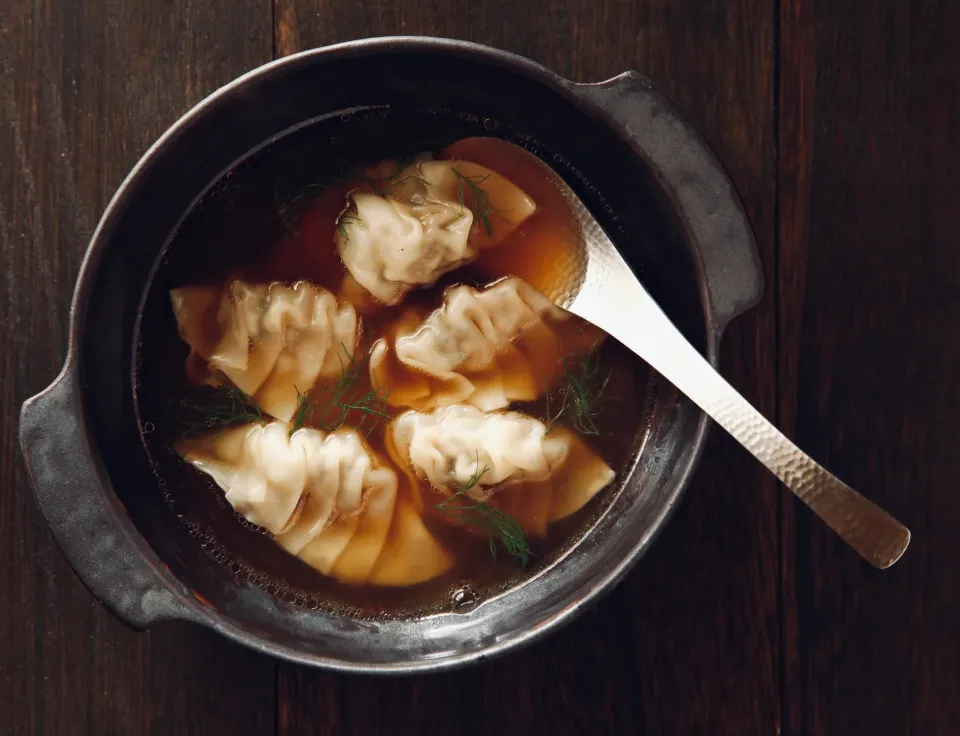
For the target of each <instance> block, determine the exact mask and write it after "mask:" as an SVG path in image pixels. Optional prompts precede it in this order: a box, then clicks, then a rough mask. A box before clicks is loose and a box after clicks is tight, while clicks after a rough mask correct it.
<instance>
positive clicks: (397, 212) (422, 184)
mask: <svg viewBox="0 0 960 736" xmlns="http://www.w3.org/2000/svg"><path fill="white" fill-rule="evenodd" d="M535 211H536V204H535V203H534V201H533V200H532V199H530V197H528V196H527V195H526V194H524V193H523V192H522V191H521V190H520V189H518V188H517V187H516V186H514V185H513V184H511V183H510V182H509V181H507V180H506V179H504V178H503V177H502V176H500V175H499V174H496V173H494V172H492V171H490V170H489V169H485V168H483V167H482V166H478V165H477V164H471V163H469V162H465V161H463V162H456V161H417V162H415V163H414V164H412V165H411V166H409V167H407V168H406V169H404V170H403V171H401V172H399V173H398V174H397V176H396V177H395V178H394V179H393V180H391V181H390V182H388V183H387V186H386V188H385V191H383V192H382V193H377V192H369V191H360V190H357V191H354V192H352V193H351V194H350V195H349V204H348V207H347V209H346V210H345V211H344V213H343V214H342V215H341V216H340V218H339V223H338V224H339V227H338V230H337V233H336V234H335V239H336V243H337V249H338V251H339V253H340V257H341V259H342V260H343V263H344V265H345V266H346V268H347V271H348V272H349V274H350V278H352V279H353V280H355V281H356V282H357V283H358V284H359V285H360V286H362V287H363V288H364V289H366V290H367V291H369V292H370V293H371V294H372V295H373V296H374V297H375V298H376V299H378V300H379V301H381V302H383V303H384V304H396V303H397V302H398V301H400V299H401V298H402V297H403V295H404V294H405V293H406V292H407V291H409V290H410V289H412V288H416V287H418V286H425V285H428V284H432V283H433V282H434V281H436V280H437V279H438V278H439V277H440V276H441V275H443V274H444V273H446V272H447V271H450V270H452V269H454V268H457V267H458V266H461V265H463V264H465V263H469V262H470V261H473V260H475V259H476V257H477V255H478V252H479V248H482V247H487V246H491V245H496V244H497V243H499V242H501V241H502V240H503V239H504V238H505V237H506V236H507V235H509V234H510V233H511V232H512V231H513V230H514V229H515V228H516V227H517V226H518V225H519V224H520V223H521V222H523V221H524V220H526V219H527V218H528V217H530V215H532V214H533V213H534V212H535ZM351 289H352V287H351V288H348V289H345V290H346V291H350V290H351Z"/></svg>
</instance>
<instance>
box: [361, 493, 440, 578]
mask: <svg viewBox="0 0 960 736" xmlns="http://www.w3.org/2000/svg"><path fill="white" fill-rule="evenodd" d="M393 516H394V518H393V526H392V527H391V528H390V533H389V535H388V536H387V539H386V543H385V544H384V546H383V552H381V553H380V559H378V560H377V564H376V565H375V566H374V568H373V572H372V573H371V574H370V579H369V582H370V583H372V584H374V585H384V586H392V587H401V586H406V585H416V584H418V583H424V582H426V581H428V580H432V579H433V578H435V577H438V576H439V575H442V574H443V573H445V572H446V571H447V570H449V569H450V568H451V567H452V565H453V556H452V555H451V554H450V553H449V552H448V551H447V550H445V549H444V548H443V547H442V546H441V545H440V543H439V542H437V540H436V538H435V537H434V536H433V534H431V533H430V530H429V529H427V527H426V526H425V525H424V523H423V518H422V517H421V516H420V514H419V512H418V511H417V510H416V509H415V508H414V507H413V505H412V504H411V503H410V502H409V501H407V500H406V499H399V500H398V501H397V505H396V508H395V510H394V515H393Z"/></svg>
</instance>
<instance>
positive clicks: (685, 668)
mask: <svg viewBox="0 0 960 736" xmlns="http://www.w3.org/2000/svg"><path fill="white" fill-rule="evenodd" d="M276 9H277V10H276V18H277V21H278V23H277V49H278V52H280V53H291V52H293V51H297V50H299V49H300V48H307V47H312V46H318V45H323V44H327V43H333V42H337V41H344V40H348V39H352V38H358V37H361V36H370V35H384V34H397V33H408V34H428V35H442V36H451V37H454V38H464V39H468V40H472V41H478V42H482V43H487V44H492V45H494V46H498V47H500V48H503V49H507V50H509V51H514V52H517V53H520V54H523V55H526V56H529V57H530V58H533V59H535V60H537V61H539V62H541V63H543V64H545V65H547V66H549V67H551V68H553V69H555V70H556V71H558V72H560V73H562V74H565V75H567V76H569V77H571V78H574V79H579V80H599V79H603V78H606V77H609V76H612V75H614V74H617V73H619V72H622V71H624V70H626V69H631V68H633V69H638V70H640V71H642V72H645V73H647V74H649V75H650V76H652V77H653V78H654V79H656V80H658V81H659V82H660V83H661V84H662V85H663V86H664V88H665V91H666V92H667V93H668V94H670V95H671V96H672V97H673V98H674V99H675V100H676V101H677V102H678V104H679V105H680V107H681V108H683V109H684V111H685V112H686V113H687V114H688V115H689V116H690V118H691V119H692V120H693V122H694V123H695V124H696V125H697V126H698V127H699V128H700V129H701V130H702V131H703V132H704V133H705V135H706V136H707V138H708V139H709V141H710V142H711V144H713V146H714V147H715V148H716V149H717V151H718V153H719V154H720V157H721V159H722V160H723V161H725V162H726V163H727V165H728V167H729V168H730V171H731V174H732V176H733V178H734V181H735V182H736V184H737V186H738V187H739V189H740V191H741V193H742V195H743V197H744V199H745V201H746V203H747V208H748V210H749V213H750V216H751V218H752V221H753V224H754V226H755V228H756V230H757V234H758V239H759V242H760V247H761V250H762V252H763V260H764V263H765V264H767V277H768V280H769V281H770V282H772V280H773V274H774V271H773V263H774V253H773V247H774V229H775V228H774V210H775V171H776V169H775V166H776V158H775V146H774V144H775V140H774V132H775V131H774V112H773V110H774V86H773V83H774V81H773V80H774V70H773V65H774V48H773V36H774V9H773V4H772V3H771V2H768V1H767V0H740V1H730V2H710V3H704V2H700V1H699V0H685V1H683V2H676V1H668V0H647V1H646V2H628V1H621V2H616V1H610V0H608V1H607V2H592V1H590V0H548V1H546V2H543V3H530V2H520V3H512V4H507V3H501V2H496V1H495V0H479V1H478V0H472V1H471V2H466V1H465V0H455V1H454V2H443V3H438V2H432V1H430V0H403V1H402V2H401V1H400V0H380V1H378V2H377V1H370V0H367V1H364V2H350V3H343V2H334V1H333V0H279V1H278V2H277V5H276ZM774 341H775V315H774V300H773V298H772V292H771V294H770V295H768V298H767V299H766V300H765V301H764V303H763V304H762V305H761V306H760V307H759V308H758V309H757V310H756V311H755V312H754V313H753V314H751V315H750V316H749V317H747V318H746V319H744V320H742V321H741V322H740V323H739V324H738V325H736V326H735V327H734V328H733V329H732V330H731V332H730V334H729V336H728V337H727V339H726V341H725V345H724V352H725V355H724V363H723V369H724V372H725V374H726V375H728V376H730V377H731V379H732V380H733V381H734V383H735V384H736V385H737V386H738V388H740V389H741V390H743V391H744V392H745V393H746V395H747V396H748V397H749V398H750V399H751V400H753V401H755V402H757V404H758V405H759V406H760V408H761V409H762V410H764V411H765V412H767V413H768V414H769V415H770V416H772V415H773V413H774V411H775V399H776V396H775V349H774ZM777 493H778V492H777V489H776V487H775V484H774V483H773V482H772V481H770V480H769V479H768V478H767V476H766V475H765V473H764V472H763V471H761V470H760V469H759V468H758V467H757V465H756V464H755V463H754V462H753V461H752V460H750V459H749V458H747V457H745V456H744V454H743V453H742V452H740V451H738V450H737V449H736V446H735V444H734V443H733V442H732V441H731V440H729V439H728V438H725V437H721V436H720V435H719V434H716V433H715V434H714V436H713V437H712V438H711V441H710V446H709V449H708V452H707V453H706V457H705V459H704V462H703V464H702V466H701V468H700V470H699V472H698V473H697V476H696V479H695V480H694V482H693V484H692V485H691V487H690V489H689V492H688V495H687V498H686V500H685V502H684V503H683V505H682V507H681V509H680V510H679V512H678V513H677V515H676V517H675V518H674V519H673V521H672V522H671V523H670V525H669V527H668V529H667V530H666V531H665V532H664V533H663V535H662V537H661V538H660V539H659V540H658V542H657V544H656V545H655V547H654V549H653V551H652V552H651V554H650V555H649V556H648V557H647V558H646V559H644V560H643V561H642V562H641V563H640V565H638V568H637V569H636V571H635V572H633V573H632V574H631V575H630V576H629V577H628V579H627V580H626V581H625V582H624V583H623V584H622V585H621V586H620V587H619V588H618V589H617V590H616V591H615V592H614V593H613V594H612V595H610V596H609V597H608V598H606V599H605V600H604V601H602V602H601V603H600V604H599V605H598V606H597V607H596V608H595V609H593V610H591V611H590V612H589V613H588V614H587V615H586V616H585V617H584V618H582V619H581V620H579V621H577V622H576V623H574V624H573V625H572V626H570V627H569V628H567V629H565V630H563V631H561V632H560V633H558V634H556V635H553V636H551V637H549V639H547V640H546V641H544V642H542V643H540V644H538V645H536V646H534V647H533V648H531V649H529V650H526V651H522V652H519V653H516V654H513V655H510V656H508V657H507V658H505V659H503V660H502V661H496V662H493V663H489V664H487V665H483V666H479V667H475V668H472V669H470V670H467V671H464V672H457V673H452V674H448V675H443V676H431V677H413V678H408V679H396V680H373V679H365V678H358V677H344V676H339V675H330V674H323V673H317V672H312V671H308V670H304V669H301V668H297V667H293V666H290V665H281V666H280V675H279V709H280V725H281V732H282V733H289V734H301V733H302V734H313V733H330V734H333V733H364V734H380V733H383V734H389V733H394V732H396V730H397V729H398V728H399V727H400V726H399V724H403V727H404V728H407V729H409V730H410V731H411V732H416V733H447V732H451V729H453V728H456V730H457V732H458V733H464V734H473V733H490V734H527V733H554V734H566V733H570V734H580V733H616V734H625V733H637V734H693V733H703V734H714V735H719V734H743V733H758V734H759V733H764V734H766V733H771V734H772V733H775V732H776V729H777V725H778V720H779V674H778V668H779V629H778V618H777V617H778V610H777V605H778V579H777V498H778V496H777Z"/></svg>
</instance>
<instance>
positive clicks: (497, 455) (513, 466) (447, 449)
mask: <svg viewBox="0 0 960 736" xmlns="http://www.w3.org/2000/svg"><path fill="white" fill-rule="evenodd" d="M390 433H391V439H392V442H393V444H392V446H390V447H391V454H393V453H396V454H397V456H398V458H399V460H400V461H401V462H405V463H408V464H409V465H410V466H411V467H412V468H413V473H414V474H415V476H416V477H418V478H420V479H422V480H424V481H426V482H427V483H429V485H430V486H431V487H432V488H433V489H434V490H436V491H438V492H440V493H442V494H446V495H449V494H451V493H453V492H455V490H457V489H459V488H463V487H465V486H467V485H469V484H470V482H471V481H473V480H475V481H476V482H475V484H474V485H473V487H472V488H470V489H469V490H467V491H466V493H467V495H469V496H470V497H471V498H473V499H475V500H480V501H483V500H489V501H491V502H492V503H495V504H496V505H497V506H498V508H500V509H501V510H502V511H504V512H505V513H508V514H510V515H511V516H513V517H514V518H515V519H516V520H517V521H518V522H519V523H520V524H521V526H523V528H524V530H525V531H526V532H527V533H529V534H533V535H536V536H544V535H545V534H546V531H547V526H548V525H549V524H550V523H552V522H554V521H558V520H560V519H563V518H566V517H567V516H570V515H572V514H574V513H576V512H577V511H579V510H580V509H581V508H583V507H584V506H585V505H586V504H587V503H588V502H589V501H590V500H591V499H592V498H593V497H594V496H596V495H597V493H599V492H600V491H601V490H603V489H604V488H606V487H607V486H608V485H610V483H612V482H613V480H614V476H615V474H614V472H613V469H612V468H611V467H610V466H609V465H607V463H606V462H604V461H603V459H602V458H601V457H600V456H599V455H597V454H596V453H595V452H593V451H592V450H591V449H590V448H589V447H587V445H586V444H585V443H584V442H583V440H581V439H580V438H579V437H578V436H577V435H575V434H574V433H572V432H570V431H568V430H565V429H554V430H553V431H551V432H550V433H549V434H548V433H547V431H546V426H545V425H544V424H543V422H541V421H540V420H538V419H535V418H533V417H529V416H526V415H524V414H520V413H519V412H493V413H485V412H481V411H480V410H478V409H476V408H475V407H472V406H464V405H456V406H450V407H445V408H441V409H437V410H434V411H433V412H430V413H422V412H416V411H410V412H407V413H405V414H403V415H401V416H400V417H398V418H397V419H395V420H394V421H393V423H392V424H391V426H390Z"/></svg>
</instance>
